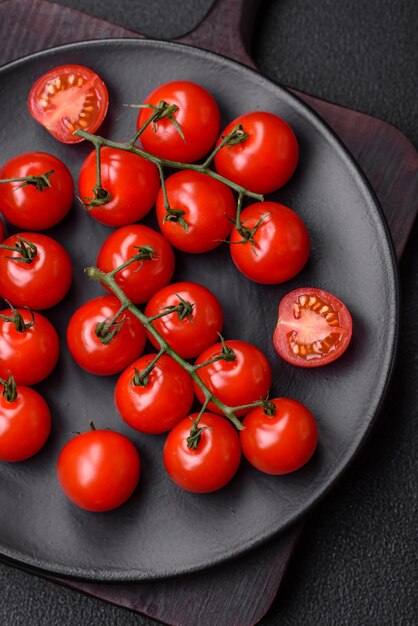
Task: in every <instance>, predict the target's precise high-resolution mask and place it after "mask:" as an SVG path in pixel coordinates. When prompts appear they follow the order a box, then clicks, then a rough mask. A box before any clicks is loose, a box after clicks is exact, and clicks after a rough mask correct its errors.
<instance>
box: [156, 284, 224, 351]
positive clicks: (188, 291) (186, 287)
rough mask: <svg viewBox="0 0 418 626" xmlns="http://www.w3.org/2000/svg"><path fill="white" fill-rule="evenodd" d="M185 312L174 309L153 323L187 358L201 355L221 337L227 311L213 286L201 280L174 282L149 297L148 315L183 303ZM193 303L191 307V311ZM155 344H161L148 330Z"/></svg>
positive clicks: (174, 348)
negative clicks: (189, 306)
mask: <svg viewBox="0 0 418 626" xmlns="http://www.w3.org/2000/svg"><path fill="white" fill-rule="evenodd" d="M180 298H181V299H182V300H183V301H184V303H185V304H184V305H183V309H182V310H181V311H174V312H173V313H169V314H168V315H164V317H160V318H159V319H156V320H154V322H153V323H152V325H153V326H154V328H155V329H156V330H158V332H159V333H160V335H162V337H164V339H165V340H166V341H167V343H168V344H169V345H170V346H171V347H172V348H173V350H175V351H176V352H177V353H178V354H179V355H180V356H182V357H183V358H184V359H191V358H193V357H196V356H198V355H199V354H200V353H201V352H202V350H205V348H208V347H209V346H211V345H212V344H213V343H215V341H216V340H217V339H218V333H220V332H221V330H222V326H223V314H222V308H221V305H220V303H219V300H218V299H217V298H216V297H215V296H214V295H213V293H212V292H211V291H209V289H206V287H203V285H199V284H197V283H191V282H183V283H172V284H171V285H167V287H163V288H162V289H160V290H159V291H157V293H156V294H154V295H153V296H152V297H151V299H150V300H149V302H148V304H147V306H146V309H145V315H147V316H148V317H153V316H154V315H159V314H160V313H162V312H163V311H164V310H165V309H167V308H168V307H176V306H179V305H180V306H181V305H182V302H181V300H180ZM188 305H191V310H190V311H189V310H188ZM147 334H148V339H149V340H150V341H151V343H152V344H153V346H155V347H156V348H158V347H159V344H158V342H157V340H156V339H154V337H153V336H152V335H151V333H150V332H147Z"/></svg>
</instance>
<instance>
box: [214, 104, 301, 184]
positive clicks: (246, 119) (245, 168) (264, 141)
mask: <svg viewBox="0 0 418 626" xmlns="http://www.w3.org/2000/svg"><path fill="white" fill-rule="evenodd" d="M237 125H241V126H242V127H243V130H244V132H245V133H247V135H248V138H247V139H245V140H244V141H243V142H242V143H238V144H236V145H234V146H224V147H223V148H221V150H220V151H219V152H218V154H217V155H216V157H215V166H216V169H217V170H218V172H219V174H221V175H222V176H225V178H229V179H230V180H232V181H234V182H235V183H237V184H238V185H241V186H242V187H245V188H246V189H249V190H250V191H253V192H255V193H263V194H266V193H271V192H272V191H275V190H276V189H279V187H282V186H283V185H284V184H285V183H287V181H288V180H289V179H290V177H291V176H292V174H293V173H294V171H295V169H296V166H297V163H298V159H299V147H298V142H297V139H296V137H295V134H294V132H293V130H292V129H291V128H290V126H289V125H288V124H287V123H286V122H285V121H284V120H282V119H281V118H280V117H278V116H277V115H274V114H273V113H264V112H262V111H255V112H253V113H246V114H245V115H241V116H240V117H237V118H236V119H235V120H234V121H232V122H231V123H230V124H228V126H227V127H226V128H225V130H224V131H223V133H222V136H223V137H226V136H227V135H228V134H229V133H230V132H231V131H232V130H233V128H234V127H235V126H237ZM221 141H222V137H221V138H220V139H219V141H218V143H217V145H219V144H220V143H221Z"/></svg>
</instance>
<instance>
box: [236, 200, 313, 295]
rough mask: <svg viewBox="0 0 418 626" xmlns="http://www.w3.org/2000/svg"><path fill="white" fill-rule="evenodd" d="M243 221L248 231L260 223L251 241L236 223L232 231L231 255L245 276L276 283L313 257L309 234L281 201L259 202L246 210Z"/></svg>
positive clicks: (288, 276)
mask: <svg viewBox="0 0 418 626" xmlns="http://www.w3.org/2000/svg"><path fill="white" fill-rule="evenodd" d="M241 223H242V224H243V226H244V228H245V229H246V231H245V232H248V231H251V230H252V229H253V228H255V227H256V226H257V224H258V226H257V228H256V231H255V232H254V234H252V235H251V236H250V235H249V239H248V242H247V243H242V241H243V239H244V240H245V237H243V234H242V233H239V232H238V230H237V229H236V228H235V226H234V227H233V229H232V232H231V239H230V241H231V245H230V252H231V257H232V260H233V261H234V263H235V265H236V266H237V268H238V269H239V271H240V272H241V273H242V274H244V276H246V277H247V278H249V279H250V280H253V281H255V282H256V283H263V284H265V285H272V284H276V283H282V282H284V281H286V280H289V279H290V278H293V277H294V276H296V274H298V273H299V272H300V271H301V269H302V268H303V266H304V265H305V263H306V261H307V260H308V258H309V252H310V244H309V233H308V231H307V229H306V226H305V224H304V222H303V221H302V219H301V218H300V217H299V216H298V215H297V214H296V213H295V212H294V211H292V210H291V209H289V208H288V207H286V206H284V205H283V204H277V202H256V203H255V204H251V205H250V206H249V207H247V208H246V209H244V210H243V211H242V213H241ZM240 242H241V243H240Z"/></svg>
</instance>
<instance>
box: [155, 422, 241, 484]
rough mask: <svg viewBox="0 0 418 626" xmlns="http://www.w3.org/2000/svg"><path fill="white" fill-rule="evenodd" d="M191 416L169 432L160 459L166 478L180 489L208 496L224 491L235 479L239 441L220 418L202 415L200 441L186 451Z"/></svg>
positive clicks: (228, 424)
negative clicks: (167, 476) (207, 494)
mask: <svg viewBox="0 0 418 626" xmlns="http://www.w3.org/2000/svg"><path fill="white" fill-rule="evenodd" d="M197 416H198V413H193V415H190V416H189V417H186V418H185V419H184V420H182V421H181V422H180V423H179V424H177V426H175V427H174V428H173V430H172V431H170V433H169V435H168V437H167V439H166V442H165V446H164V452H163V459H164V465H165V468H166V470H167V472H168V474H169V476H170V478H171V479H172V480H173V481H174V482H175V483H176V485H178V486H179V487H181V488H182V489H186V490H187V491H192V492H193V493H209V492H211V491H217V490H218V489H221V488H222V487H224V486H225V485H226V484H227V483H229V481H230V480H231V479H232V478H233V476H234V475H235V473H236V471H237V469H238V467H239V464H240V460H241V448H240V445H239V437H238V434H237V432H236V430H235V429H234V427H233V426H231V424H230V423H229V422H228V421H227V420H226V419H225V418H223V417H219V416H218V415H213V414H212V413H203V415H202V418H201V420H200V422H199V428H202V429H203V430H202V431H201V433H200V440H199V442H198V444H197V447H196V449H194V448H193V447H190V448H189V447H188V445H187V440H188V437H189V436H190V428H191V426H192V424H193V422H192V420H193V419H196V418H197Z"/></svg>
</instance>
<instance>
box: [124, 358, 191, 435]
mask: <svg viewBox="0 0 418 626" xmlns="http://www.w3.org/2000/svg"><path fill="white" fill-rule="evenodd" d="M155 356H156V355H155V354H147V355H144V356H142V357H141V358H140V359H138V360H137V361H135V362H134V363H132V365H130V366H129V367H128V368H127V369H126V370H125V371H124V372H122V374H121V375H120V377H119V379H118V381H117V383H116V387H115V404H116V408H117V410H118V411H119V413H120V415H121V416H122V419H123V420H124V421H125V422H126V423H127V424H129V426H131V427H132V428H134V429H135V430H138V431H140V432H142V433H147V434H149V435H158V434H160V433H164V432H166V431H167V430H170V429H171V428H173V426H174V425H175V424H177V422H179V421H180V420H181V419H183V418H184V417H186V415H187V414H188V413H189V411H190V409H191V406H192V404H193V398H194V390H193V383H192V380H191V378H190V376H189V375H188V374H187V372H186V371H185V370H184V369H183V368H182V367H181V365H179V364H178V363H176V361H174V359H172V358H171V357H169V356H167V355H165V354H163V355H162V356H161V357H160V358H159V359H158V361H157V363H156V365H155V367H154V368H153V369H152V370H151V372H150V373H149V375H148V381H147V382H146V384H144V385H135V384H134V382H133V379H134V375H135V369H136V370H137V371H138V372H139V373H140V372H142V371H144V370H145V368H146V367H147V366H148V365H149V364H150V363H151V361H152V360H153V358H154V357H155Z"/></svg>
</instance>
